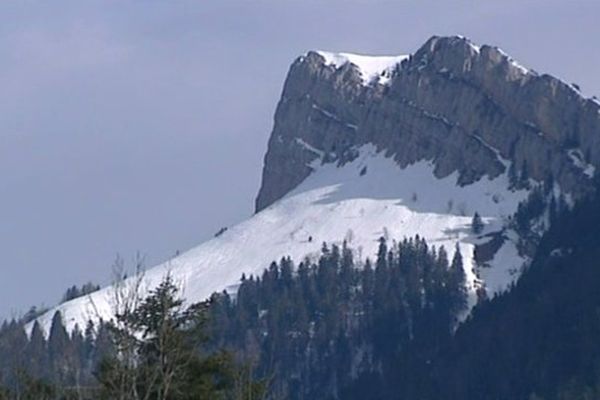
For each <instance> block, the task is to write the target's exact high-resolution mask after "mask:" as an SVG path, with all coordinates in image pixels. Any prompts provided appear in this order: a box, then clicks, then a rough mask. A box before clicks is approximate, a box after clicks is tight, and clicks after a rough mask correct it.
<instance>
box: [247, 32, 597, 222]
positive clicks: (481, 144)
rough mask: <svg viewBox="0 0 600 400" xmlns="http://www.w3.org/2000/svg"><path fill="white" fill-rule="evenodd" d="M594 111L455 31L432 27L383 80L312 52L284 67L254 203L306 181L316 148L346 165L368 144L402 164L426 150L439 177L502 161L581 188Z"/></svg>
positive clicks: (563, 88)
mask: <svg viewBox="0 0 600 400" xmlns="http://www.w3.org/2000/svg"><path fill="white" fill-rule="evenodd" d="M599 109H600V106H599V105H598V103H596V102H594V101H592V100H589V99H585V98H583V97H582V96H581V95H580V94H579V92H578V91H577V90H575V89H574V88H573V87H571V86H569V85H567V84H565V83H563V82H561V81H560V80H558V79H556V78H553V77H551V76H549V75H539V74H537V73H536V72H534V71H532V70H527V69H525V68H523V67H521V66H520V65H518V64H517V63H516V62H515V61H513V60H512V59H511V58H510V57H509V56H507V55H506V54H504V53H503V52H502V51H501V50H499V49H497V48H495V47H491V46H482V47H477V46H475V45H473V44H472V43H471V42H469V41H468V40H467V39H464V38H461V37H432V38H431V39H429V40H428V41H427V43H425V44H424V45H423V46H422V47H421V48H420V49H419V50H418V51H417V52H416V53H415V54H414V55H412V56H410V58H408V59H407V60H405V61H403V62H402V63H401V64H399V65H398V66H397V68H396V70H395V71H394V73H393V76H392V79H391V82H389V83H388V84H386V85H383V84H380V83H378V82H371V83H370V84H368V85H365V84H364V83H363V81H362V78H361V74H360V71H359V69H358V68H357V67H356V66H354V65H352V64H350V63H347V64H345V65H343V66H341V67H336V66H334V65H328V64H326V61H325V58H324V57H322V56H321V55H319V54H318V53H316V52H309V53H308V54H307V55H305V56H302V57H299V58H298V59H296V61H295V62H294V63H293V64H292V66H291V68H290V71H289V73H288V77H287V79H286V82H285V86H284V89H283V94H282V97H281V100H280V101H279V104H278V106H277V110H276V113H275V124H274V127H273V132H272V134H271V137H270V139H269V146H268V150H267V154H266V156H265V163H264V169H263V176H262V186H261V188H260V191H259V194H258V197H257V199H256V211H260V210H262V209H263V208H265V207H267V206H269V205H270V204H272V203H273V202H274V201H276V200H278V199H279V198H281V197H283V196H284V195H285V194H286V193H287V192H289V191H290V190H291V189H293V188H294V187H295V186H297V185H298V184H299V183H300V182H302V181H303V180H304V179H305V178H306V177H307V176H308V175H309V174H310V172H311V170H312V169H311V167H310V166H309V164H310V163H312V162H313V161H315V160H316V159H317V158H321V159H322V160H323V161H322V162H338V163H344V162H346V161H348V160H349V159H352V157H353V155H354V154H355V149H356V148H357V147H358V146H360V145H363V144H365V143H373V144H375V145H376V146H377V148H378V149H379V150H382V151H385V152H386V154H387V155H389V156H393V157H394V159H395V160H396V162H397V163H398V165H399V166H400V167H405V166H406V165H408V164H411V163H413V162H416V161H419V160H423V159H426V160H430V161H431V162H433V163H434V164H435V174H436V176H437V177H439V178H441V177H445V176H447V175H449V174H451V173H452V172H454V171H458V172H459V182H458V183H459V184H461V185H466V184H469V183H472V182H474V181H476V180H478V179H480V178H482V177H483V176H489V177H490V178H493V177H496V176H497V175H498V174H500V173H502V172H504V171H505V169H506V165H505V163H503V162H502V161H503V160H502V159H504V160H508V161H512V162H513V163H514V165H515V167H516V170H517V171H522V170H523V169H526V170H527V173H528V176H529V177H530V178H532V179H535V180H538V181H542V180H544V179H547V178H549V177H552V179H554V180H555V181H556V182H557V183H558V184H559V185H560V186H561V188H562V190H563V191H565V192H569V193H571V194H572V195H573V196H574V197H575V198H577V197H579V196H581V195H583V194H584V193H586V192H587V191H588V190H590V187H591V185H590V177H589V176H588V175H589V173H588V175H586V174H585V173H584V170H583V169H582V168H581V164H591V165H593V166H595V167H598V166H600V111H599ZM574 150H578V151H577V152H576V153H577V154H578V155H579V157H580V158H581V159H582V160H581V163H579V164H580V165H579V166H578V165H576V163H574V162H573V160H572V153H573V151H574ZM570 153H571V154H570ZM501 158H502V159H501Z"/></svg>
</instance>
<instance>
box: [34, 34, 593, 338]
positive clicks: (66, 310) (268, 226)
mask: <svg viewBox="0 0 600 400" xmlns="http://www.w3.org/2000/svg"><path fill="white" fill-rule="evenodd" d="M599 108H600V107H599V105H598V104H596V103H595V102H593V101H591V100H586V99H583V98H582V97H581V96H580V95H579V94H578V93H577V92H576V90H575V89H574V88H572V87H570V86H568V85H566V84H564V83H562V82H560V81H558V80H556V79H555V78H551V77H548V76H546V75H542V76H539V75H538V74H537V73H535V72H532V71H530V70H527V69H525V68H523V67H521V66H520V65H519V64H517V63H516V62H515V61H513V60H512V59H510V57H508V56H507V55H505V54H504V53H502V52H501V51H500V50H498V49H496V48H493V47H489V46H483V47H481V48H480V47H477V46H475V45H473V44H472V43H471V42H469V41H468V40H466V39H464V38H460V37H451V38H438V37H434V38H432V39H430V40H429V41H428V42H427V43H426V44H425V45H424V46H423V47H422V48H421V49H419V50H418V51H417V52H416V53H415V54H414V55H412V56H399V57H374V58H371V57H368V56H357V55H351V54H346V53H340V54H334V53H325V52H309V53H308V54H307V55H305V56H302V57H300V58H299V59H297V60H296V61H295V62H294V64H293V65H292V67H291V70H290V73H289V75H288V78H287V80H286V83H285V87H284V91H283V95H282V98H281V100H280V102H279V105H278V107H277V112H276V115H275V125H274V128H273V133H272V135H271V138H270V140H269V148H268V150H267V153H266V156H265V166H264V171H263V182H262V186H261V189H260V191H259V195H258V198H257V204H256V207H257V213H256V214H255V215H254V216H253V217H251V218H250V219H248V220H247V221H245V222H242V223H241V224H239V225H237V226H235V227H232V228H230V229H229V230H227V231H226V232H224V233H222V234H221V235H219V236H218V237H216V238H214V239H212V240H209V241H208V242H206V243H204V244H201V245H200V246H198V247H196V248H194V249H192V250H190V251H188V252H186V253H184V254H182V255H180V256H178V257H176V258H174V259H172V260H170V261H168V262H167V263H165V264H163V265H159V266H156V267H154V268H152V269H150V270H149V271H147V274H146V277H145V278H146V282H145V287H147V288H150V287H153V286H155V285H156V284H157V283H158V282H159V281H160V279H162V277H163V276H164V275H165V274H166V273H167V272H168V271H171V273H172V274H173V276H174V278H175V279H176V280H177V281H179V282H180V283H181V285H182V286H183V288H184V296H185V297H187V299H188V301H190V302H195V301H201V300H204V299H206V298H207V297H208V296H209V295H210V294H211V293H213V292H214V291H221V290H224V289H227V290H231V291H234V290H235V288H236V286H237V284H238V282H239V279H240V277H241V275H242V274H243V273H245V274H247V275H248V274H259V273H261V271H262V270H263V269H264V268H266V267H267V266H268V265H269V263H270V262H271V261H273V260H276V259H279V258H281V257H283V256H287V255H289V256H291V257H292V258H294V259H295V260H301V259H302V258H303V257H305V256H310V255H311V254H316V253H317V252H318V250H319V249H320V247H321V243H322V242H340V241H342V240H344V239H345V240H348V241H349V242H351V245H352V247H353V248H359V249H362V255H363V256H371V255H374V254H375V250H376V246H377V239H378V238H379V237H380V236H389V238H402V237H404V236H409V237H410V236H414V235H415V234H418V235H421V236H422V237H424V238H425V239H427V241H428V243H430V244H432V245H436V246H441V245H444V246H445V247H446V249H447V250H448V251H449V253H450V256H451V255H452V252H453V249H454V247H455V245H456V244H459V246H460V247H461V253H462V254H463V255H464V257H465V271H466V273H467V276H468V281H469V289H470V292H471V299H472V303H473V301H474V291H475V290H476V289H477V288H478V287H485V288H486V289H487V290H488V293H489V294H493V293H496V292H498V291H500V290H503V289H504V288H506V287H507V285H508V284H510V283H511V282H512V281H513V280H515V279H516V278H517V277H518V276H519V273H520V269H521V267H522V265H523V263H524V262H526V258H525V257H522V256H520V255H519V253H518V251H517V242H518V241H519V238H518V237H517V235H516V234H515V232H513V231H512V230H511V229H510V228H509V217H510V216H511V215H513V214H514V213H515V212H516V211H517V209H518V204H519V202H521V201H523V200H524V199H525V198H526V197H527V196H528V190H529V189H526V188H532V187H535V186H536V185H538V183H539V182H541V181H542V180H546V181H547V182H548V181H550V180H552V181H553V182H554V183H555V184H556V185H555V188H556V191H557V192H561V193H563V194H565V195H566V196H567V197H573V198H578V197H580V196H581V195H582V194H584V193H586V192H587V191H588V189H589V187H590V185H589V183H590V181H591V178H592V177H593V176H594V172H595V166H596V165H599V161H600V145H598V140H599V139H598V138H600V114H599V113H598V109H599ZM515 179H518V180H519V182H521V184H520V185H517V184H515ZM475 212H478V213H479V214H481V216H482V217H483V220H484V222H485V223H486V225H485V230H484V232H483V233H482V235H486V236H482V237H478V236H477V235H474V234H473V233H472V231H471V230H470V222H471V217H472V216H473V214H474V213H475ZM543 217H544V216H543ZM488 234H490V235H488ZM494 238H502V240H500V241H499V242H498V241H497V242H494V243H495V244H494V246H489V247H493V248H492V249H491V250H489V249H488V253H489V254H487V257H486V263H487V264H488V266H489V268H478V267H476V266H475V264H474V260H473V253H474V246H475V245H477V244H484V243H490V242H492V241H493V240H494ZM476 275H478V277H477V276H476ZM111 291H112V289H111V288H106V289H103V290H101V291H99V292H96V293H94V294H92V295H91V296H90V297H89V298H87V297H85V298H79V299H75V300H73V301H70V302H67V303H65V304H62V305H60V306H59V307H57V308H56V309H53V310H51V311H49V312H48V313H46V314H45V315H43V316H41V317H40V319H39V320H40V321H41V322H42V325H43V326H44V327H45V329H46V330H48V328H49V325H50V322H51V318H52V314H53V313H54V312H55V311H56V310H60V311H61V312H62V313H63V315H64V318H65V323H66V324H67V327H68V328H69V329H72V328H73V326H74V325H75V324H79V325H80V326H83V325H84V324H85V322H86V320H87V319H88V318H97V317H103V318H109V317H110V315H111V304H110V299H111V297H112V296H111Z"/></svg>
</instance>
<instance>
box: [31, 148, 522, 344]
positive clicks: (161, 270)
mask: <svg viewBox="0 0 600 400" xmlns="http://www.w3.org/2000/svg"><path fill="white" fill-rule="evenodd" d="M311 166H312V167H313V169H314V171H313V173H312V174H311V175H310V176H309V177H308V178H306V180H305V181H304V182H302V183H301V184H300V185H299V186H298V187H297V188H296V189H294V190H293V191H291V192H290V193H289V194H287V195H286V196H285V197H284V198H283V199H281V200H279V201H277V202H276V203H274V204H273V205H271V206H270V207H268V208H266V209H264V210H263V211H261V212H259V213H257V214H255V215H254V216H252V217H251V218H249V219H248V220H246V221H245V222H242V223H240V224H238V225H236V226H234V227H231V228H230V229H228V230H227V231H225V232H224V233H222V234H221V235H219V236H218V237H215V238H213V239H211V240H209V241H207V242H205V243H203V244H201V245H199V246H197V247H195V248H193V249H191V250H189V251H187V252H185V253H183V254H181V255H179V256H177V257H175V258H173V259H171V260H169V261H167V262H165V263H164V264H161V265H158V266H156V267H154V268H151V269H149V270H148V271H146V274H145V277H144V279H145V282H144V285H143V288H144V290H148V289H150V288H153V287H155V286H156V285H157V284H158V283H159V282H160V281H161V279H162V278H163V277H164V276H165V274H167V273H168V272H170V273H171V274H172V276H173V277H174V278H175V280H176V281H177V282H179V283H180V284H181V285H182V288H183V295H184V297H185V298H186V300H187V301H188V302H197V301H201V300H204V299H206V298H208V297H209V296H210V295H211V294H212V293H214V292H216V291H222V290H228V291H230V292H235V290H236V288H237V285H238V283H239V279H240V277H241V275H242V273H245V274H246V275H250V274H254V275H259V274H261V273H262V271H263V270H264V269H265V268H267V267H268V266H269V264H270V263H271V261H273V260H279V259H280V258H281V257H283V256H288V255H289V256H291V257H292V258H293V260H294V261H295V262H296V263H298V262H300V261H301V260H302V259H304V258H305V257H307V256H308V257H312V256H317V255H318V254H319V251H320V248H321V245H322V243H323V242H328V243H341V242H342V241H343V240H344V239H345V240H347V241H348V243H349V244H350V246H351V247H353V248H354V249H356V251H357V252H358V253H360V254H357V255H358V256H360V257H363V258H364V257H371V258H373V257H374V256H375V254H376V251H377V246H378V239H379V238H380V237H381V236H384V237H387V238H389V240H392V239H399V240H401V239H402V238H404V237H411V236H414V235H415V234H419V235H420V236H422V237H424V238H425V239H426V240H427V241H428V243H429V244H430V245H434V246H436V247H440V246H445V248H446V250H447V251H448V253H449V256H450V257H452V255H453V253H454V249H455V246H456V244H457V243H458V245H459V246H460V250H461V253H462V255H463V257H464V266H465V272H466V273H467V277H468V287H469V291H470V293H471V296H470V297H471V304H473V302H474V299H475V295H474V290H475V288H476V286H477V285H480V284H485V287H486V288H487V289H488V293H489V294H493V293H495V292H497V291H500V290H503V289H505V288H506V287H507V286H508V285H509V284H510V283H511V282H513V281H514V280H515V279H517V278H518V273H515V271H519V270H520V268H521V266H522V264H523V262H524V260H523V259H522V258H521V257H520V256H519V254H518V252H517V251H516V247H515V243H514V241H515V240H516V238H515V236H514V235H512V234H511V233H510V232H505V236H506V237H507V238H508V239H507V240H506V241H505V242H504V244H503V246H502V247H501V248H500V250H499V251H498V252H497V253H496V256H495V257H494V258H493V259H492V260H491V261H490V262H489V264H490V267H489V268H482V269H481V274H480V275H481V279H482V281H483V282H479V283H477V284H476V283H475V282H476V277H475V274H474V271H473V269H474V263H473V250H474V245H475V244H476V243H481V242H484V241H485V240H487V239H483V238H482V237H481V236H480V237H475V235H474V234H473V233H472V232H471V219H472V216H473V213H474V212H476V211H477V212H478V213H479V214H480V215H481V216H482V218H483V221H484V222H485V228H484V231H483V233H482V234H481V235H485V234H487V233H490V232H498V231H501V230H502V229H503V228H504V226H505V224H506V219H507V218H508V216H509V215H512V214H513V213H514V212H515V211H516V209H517V205H518V203H519V202H520V201H522V200H524V199H525V198H526V197H527V194H528V192H527V191H525V190H522V191H516V192H513V191H510V190H508V189H507V188H508V186H509V183H508V178H507V176H506V174H504V175H502V176H500V177H497V178H496V179H493V180H490V179H488V178H487V177H484V178H483V179H481V180H480V181H478V182H476V183H474V184H471V185H468V186H465V187H459V186H457V185H456V182H457V174H456V173H454V174H452V175H450V176H448V177H446V178H444V179H437V178H436V177H435V176H434V175H433V166H432V164H431V163H430V162H428V161H421V162H418V163H415V164H413V165H410V166H408V167H407V168H405V169H401V168H399V167H398V165H397V164H396V163H395V162H394V161H393V159H391V158H386V157H385V156H384V154H383V153H378V152H377V151H376V149H375V147H374V146H371V145H367V146H364V147H362V148H361V149H360V152H359V157H358V158H357V159H355V160H354V161H353V162H351V163H347V164H346V165H344V166H342V167H338V166H336V165H335V164H324V165H321V162H320V160H317V161H315V162H314V163H313V164H312V165H311ZM311 237H312V240H309V238H311ZM112 293H113V289H112V288H111V287H108V288H104V289H102V290H100V291H98V292H95V293H93V294H92V295H91V296H86V297H82V298H78V299H75V300H72V301H69V302H67V303H64V304H62V305H59V306H58V307H56V308H55V309H52V310H50V311H49V312H47V313H46V314H44V315H42V316H41V317H40V318H39V321H40V323H41V324H42V326H43V328H44V329H45V330H46V332H48V330H49V328H50V324H51V319H52V316H53V314H54V312H55V311H56V310H60V311H61V312H62V314H63V318H64V321H65V324H66V326H67V329H69V330H71V329H73V327H74V326H75V324H79V326H80V327H82V328H83V327H85V324H86V321H87V320H88V319H90V318H91V319H93V320H96V319H97V318H98V317H102V318H103V319H110V317H111V315H112V313H111V310H112V307H111V299H112V298H113V295H112ZM30 327H31V325H30Z"/></svg>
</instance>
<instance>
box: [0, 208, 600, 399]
mask: <svg viewBox="0 0 600 400" xmlns="http://www.w3.org/2000/svg"><path fill="white" fill-rule="evenodd" d="M553 218H555V221H554V223H553V224H552V226H551V228H550V229H549V230H548V232H547V233H546V234H545V235H544V236H543V237H542V239H541V241H540V243H539V246H538V250H537V253H536V255H535V257H534V259H533V261H532V264H531V266H530V267H529V268H528V269H527V270H526V271H525V272H524V273H523V276H522V278H521V279H520V280H519V282H518V283H517V284H516V285H515V286H514V287H513V288H511V290H509V291H507V292H506V293H504V294H502V295H499V296H496V297H494V298H493V299H491V300H488V299H485V298H484V297H482V298H481V299H480V300H479V303H478V304H477V305H476V306H475V308H474V309H473V310H472V312H471V313H470V314H468V316H467V313H466V310H467V294H466V292H465V289H464V282H465V276H464V272H463V268H462V256H461V254H460V252H459V251H456V252H452V253H453V254H454V256H453V257H451V258H449V257H448V252H447V250H446V249H444V248H435V247H433V246H429V245H428V244H427V243H426V242H425V241H424V240H423V239H421V238H419V237H418V236H416V237H414V238H411V239H403V240H401V241H386V240H384V239H383V238H382V239H380V243H379V251H378V253H377V255H376V257H375V258H374V259H373V260H369V259H366V260H356V259H355V258H354V255H355V254H356V252H354V251H353V250H352V249H351V248H350V247H349V246H348V245H347V244H345V243H344V244H342V245H341V246H337V245H330V244H326V243H324V244H323V246H322V250H321V254H320V255H319V256H318V257H313V258H312V259H305V260H300V261H298V260H291V259H289V258H282V259H281V260H280V261H279V262H273V263H272V264H271V265H270V266H268V268H266V269H265V270H264V272H263V274H262V275H261V276H243V277H242V279H241V284H240V286H239V289H238V291H237V295H236V296H234V297H232V296H230V295H228V294H227V293H216V294H214V295H213V296H212V297H211V299H210V300H208V301H207V302H205V303H201V304H195V305H191V306H185V305H184V303H183V301H182V300H183V299H181V298H180V295H179V293H178V289H177V286H176V285H175V284H174V283H173V282H172V281H171V280H170V278H169V277H168V276H167V277H165V280H164V281H163V283H162V284H161V285H160V286H159V287H157V288H155V289H154V290H153V291H151V292H150V293H149V294H148V296H146V297H144V298H142V299H140V300H139V301H138V302H134V303H131V304H126V305H127V306H126V307H123V308H121V312H120V313H117V315H116V319H115V321H112V322H105V323H101V324H97V325H94V324H91V323H90V324H89V325H88V326H86V327H84V328H83V329H79V328H78V329H75V330H74V331H73V332H71V333H68V332H67V330H66V329H65V327H64V323H63V321H62V318H61V315H60V314H56V315H55V317H54V320H53V323H52V327H51V329H50V332H49V335H48V336H47V337H46V336H45V335H44V334H43V333H42V330H41V328H40V326H39V324H37V323H36V324H34V325H33V328H32V330H31V334H30V335H29V336H28V335H27V334H26V333H25V330H24V323H25V322H27V321H26V320H20V321H17V320H13V321H7V322H4V324H3V325H2V327H1V329H0V371H1V379H2V383H3V389H2V391H0V398H6V399H13V398H15V399H17V398H18V399H71V398H73V399H115V398H119V399H139V398H147V399H188V398H189V399H219V398H223V399H262V398H264V399H415V398H419V399H431V400H433V399H440V398H444V399H527V400H533V399H546V400H570V399H596V398H599V397H600V362H599V361H598V360H600V342H599V341H598V337H600V319H599V318H598V315H599V314H600V291H598V290H597V288H598V287H600V269H598V261H597V260H599V259H600V254H599V252H600V237H598V235H596V234H595V232H596V231H597V226H599V225H600V200H599V199H597V198H596V199H591V200H588V201H584V202H581V203H580V204H578V205H576V206H575V207H574V208H573V209H572V210H568V209H566V210H562V211H561V213H560V215H557V216H554V217H553ZM464 318H466V319H465V320H463V319H464Z"/></svg>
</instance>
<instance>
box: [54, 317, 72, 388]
mask: <svg viewBox="0 0 600 400" xmlns="http://www.w3.org/2000/svg"><path fill="white" fill-rule="evenodd" d="M70 351H71V349H70V340H69V335H68V334H67V330H66V329H65V326H64V324H63V319H62V315H61V313H60V311H56V312H55V313H54V316H53V317H52V324H51V325H50V335H49V337H48V357H49V362H50V366H51V368H52V371H53V372H54V376H53V381H55V382H66V381H67V378H68V374H69V372H70V365H69V363H68V354H69V353H70Z"/></svg>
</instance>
